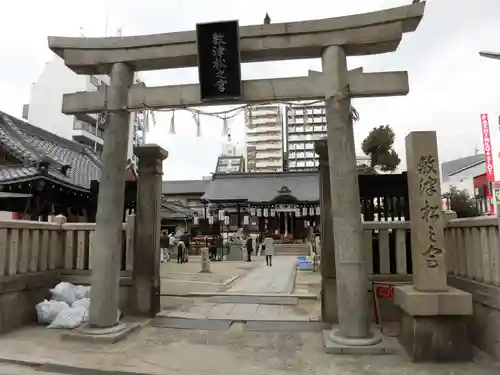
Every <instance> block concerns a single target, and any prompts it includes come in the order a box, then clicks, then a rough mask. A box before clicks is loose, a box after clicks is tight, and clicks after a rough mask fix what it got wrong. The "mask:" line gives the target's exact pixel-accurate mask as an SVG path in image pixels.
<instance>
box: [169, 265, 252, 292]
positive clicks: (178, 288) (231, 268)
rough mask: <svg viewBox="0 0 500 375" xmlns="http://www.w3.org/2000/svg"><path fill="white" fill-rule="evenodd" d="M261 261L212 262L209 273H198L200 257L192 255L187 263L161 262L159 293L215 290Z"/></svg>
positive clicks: (220, 288) (242, 274) (223, 287)
mask: <svg viewBox="0 0 500 375" xmlns="http://www.w3.org/2000/svg"><path fill="white" fill-rule="evenodd" d="M260 264H261V263H257V262H250V263H243V262H212V263H211V264H210V265H211V270H212V272H211V273H209V274H202V273H199V271H200V268H201V265H200V257H199V256H198V257H196V256H192V257H190V258H189V262H188V263H181V264H178V263H176V262H172V261H171V262H166V263H162V264H161V266H160V277H161V293H162V294H163V295H169V296H172V295H173V296H183V295H186V294H188V293H193V292H205V293H207V292H209V293H210V292H217V291H220V290H222V289H225V288H226V287H227V284H228V283H229V282H230V281H232V280H235V279H237V278H239V277H242V276H244V275H246V274H247V273H248V272H250V271H251V270H252V269H253V268H255V267H258V266H259V265H260Z"/></svg>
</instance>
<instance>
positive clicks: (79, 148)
mask: <svg viewBox="0 0 500 375" xmlns="http://www.w3.org/2000/svg"><path fill="white" fill-rule="evenodd" d="M0 148H2V149H3V150H5V151H6V152H7V153H8V154H10V155H11V156H12V157H13V158H14V159H15V160H16V161H17V162H16V163H10V164H8V165H0V185H1V184H8V183H16V182H24V181H28V180H32V179H34V178H37V177H40V176H43V177H45V178H46V179H49V180H53V181H54V182H57V183H59V184H62V185H65V186H67V187H69V188H73V189H77V190H89V189H90V181H91V180H98V179H99V177H100V167H101V161H100V159H99V158H98V157H97V156H96V155H95V154H94V152H93V151H92V150H90V149H89V148H87V147H85V146H83V145H81V144H79V143H77V142H74V141H71V140H69V139H66V138H62V137H59V136H57V135H55V134H53V133H50V132H48V131H46V130H43V129H40V128H38V127H36V126H33V125H31V124H29V123H28V122H26V121H24V120H20V119H18V118H16V117H13V116H10V115H8V114H6V113H4V112H0Z"/></svg>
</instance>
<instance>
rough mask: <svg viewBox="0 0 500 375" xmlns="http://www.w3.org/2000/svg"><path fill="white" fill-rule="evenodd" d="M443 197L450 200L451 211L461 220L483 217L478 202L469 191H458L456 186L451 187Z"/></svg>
mask: <svg viewBox="0 0 500 375" xmlns="http://www.w3.org/2000/svg"><path fill="white" fill-rule="evenodd" d="M443 197H444V198H446V199H447V200H448V202H449V205H450V208H451V210H452V211H455V212H456V213H457V217H459V218H460V217H474V216H480V215H481V213H480V212H479V209H478V208H477V206H476V202H475V201H474V199H472V198H471V197H470V196H469V193H467V190H458V189H457V187H456V186H450V191H449V192H448V193H445V194H443Z"/></svg>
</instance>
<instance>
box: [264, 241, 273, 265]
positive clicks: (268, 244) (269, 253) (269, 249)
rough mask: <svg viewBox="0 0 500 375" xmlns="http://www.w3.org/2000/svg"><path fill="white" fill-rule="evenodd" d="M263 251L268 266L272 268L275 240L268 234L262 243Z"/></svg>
mask: <svg viewBox="0 0 500 375" xmlns="http://www.w3.org/2000/svg"><path fill="white" fill-rule="evenodd" d="M262 250H263V251H264V254H265V256H266V266H269V267H271V266H272V265H273V255H274V239H273V238H272V237H271V235H270V234H267V235H266V237H265V238H264V242H263V243H262Z"/></svg>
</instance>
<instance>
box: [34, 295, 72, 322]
mask: <svg viewBox="0 0 500 375" xmlns="http://www.w3.org/2000/svg"><path fill="white" fill-rule="evenodd" d="M64 309H69V305H68V304H67V303H66V302H63V301H48V300H43V301H42V302H40V303H39V304H37V305H36V316H37V320H38V323H41V324H50V323H52V322H53V320H54V319H55V318H56V317H57V315H58V314H59V313H60V312H61V311H62V310H64Z"/></svg>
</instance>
